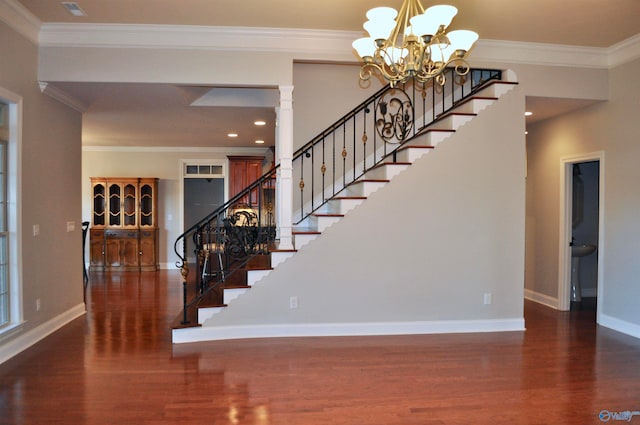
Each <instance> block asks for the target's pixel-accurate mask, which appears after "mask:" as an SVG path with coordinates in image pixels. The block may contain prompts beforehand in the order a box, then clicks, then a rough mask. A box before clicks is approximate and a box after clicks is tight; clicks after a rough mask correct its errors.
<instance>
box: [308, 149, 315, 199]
mask: <svg viewBox="0 0 640 425" xmlns="http://www.w3.org/2000/svg"><path fill="white" fill-rule="evenodd" d="M309 150H310V151H311V211H315V209H316V208H315V198H316V192H315V191H316V184H315V181H316V179H315V176H316V165H315V164H316V161H315V158H316V156H315V146H311V147H310V148H309Z"/></svg>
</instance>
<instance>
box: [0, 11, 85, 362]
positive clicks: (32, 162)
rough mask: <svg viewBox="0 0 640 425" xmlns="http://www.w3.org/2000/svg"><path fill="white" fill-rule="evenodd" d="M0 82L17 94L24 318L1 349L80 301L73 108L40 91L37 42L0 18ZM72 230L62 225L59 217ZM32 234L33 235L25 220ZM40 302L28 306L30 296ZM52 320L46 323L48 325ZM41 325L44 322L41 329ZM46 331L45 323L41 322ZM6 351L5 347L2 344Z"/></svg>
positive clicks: (77, 129) (77, 130)
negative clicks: (19, 104)
mask: <svg viewBox="0 0 640 425" xmlns="http://www.w3.org/2000/svg"><path fill="white" fill-rule="evenodd" d="M0 40H2V42H0V57H1V58H2V60H0V87H2V88H3V89H4V90H8V91H10V92H11V93H14V94H15V95H17V96H20V97H21V98H22V105H23V110H22V128H21V130H22V152H21V155H22V156H21V159H20V162H21V167H22V174H21V183H22V187H21V188H20V189H19V193H18V197H19V199H20V201H21V205H22V209H21V210H20V211H19V216H20V217H19V218H20V222H21V226H22V227H21V228H20V229H19V230H20V231H21V234H22V249H21V252H20V253H11V254H12V255H21V257H22V264H23V269H22V270H21V273H22V288H23V292H22V295H23V302H22V308H23V313H24V320H25V323H24V324H23V325H22V326H21V327H19V328H18V329H17V330H16V331H15V332H13V333H12V334H11V336H10V337H9V338H7V337H1V336H0V358H2V355H3V354H4V352H3V350H4V349H6V348H7V347H9V346H10V345H11V344H12V341H15V340H17V339H19V338H22V337H24V336H25V335H32V336H31V337H34V336H33V335H35V338H38V337H42V336H44V334H45V333H46V332H47V329H48V328H49V327H50V326H55V323H57V321H59V320H65V319H60V318H61V317H63V316H65V314H68V313H69V312H70V311H76V312H77V311H78V309H82V306H83V293H82V291H83V289H82V288H83V283H82V270H81V261H82V249H81V247H82V238H81V235H82V233H81V225H80V224H81V221H82V220H81V214H80V206H81V194H80V184H81V180H80V178H81V177H80V163H81V152H80V146H81V115H80V114H79V113H78V112H76V111H74V110H72V109H70V108H68V107H66V106H64V105H62V104H61V103H58V102H56V101H55V100H53V99H51V98H49V97H48V96H46V95H43V94H41V93H40V91H39V88H38V80H37V76H36V73H37V66H38V49H37V47H36V46H35V45H33V44H32V43H31V42H29V41H27V40H26V39H25V38H23V37H22V36H21V35H18V34H17V33H15V32H14V31H13V30H11V29H10V28H9V27H7V26H6V25H5V24H4V23H2V22H0ZM70 221H73V222H74V223H75V230H74V231H72V232H67V222H70ZM35 224H37V225H39V226H40V235H39V236H37V237H34V236H33V232H32V227H33V225H35ZM38 299H39V300H40V302H41V309H40V311H36V308H35V307H36V300H38ZM52 323H53V324H54V325H52ZM43 328H47V329H43ZM49 330H50V329H49ZM10 350H13V348H10V349H9V351H10Z"/></svg>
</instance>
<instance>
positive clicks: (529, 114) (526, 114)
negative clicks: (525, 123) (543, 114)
mask: <svg viewBox="0 0 640 425" xmlns="http://www.w3.org/2000/svg"><path fill="white" fill-rule="evenodd" d="M531 115H533V112H531V111H527V112H525V113H524V116H525V117H530V116H531Z"/></svg>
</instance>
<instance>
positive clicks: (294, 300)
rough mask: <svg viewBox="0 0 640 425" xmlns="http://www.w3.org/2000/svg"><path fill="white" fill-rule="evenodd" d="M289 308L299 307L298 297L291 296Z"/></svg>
mask: <svg viewBox="0 0 640 425" xmlns="http://www.w3.org/2000/svg"><path fill="white" fill-rule="evenodd" d="M289 308H290V309H291V310H295V309H297V308H298V297H295V296H294V297H289Z"/></svg>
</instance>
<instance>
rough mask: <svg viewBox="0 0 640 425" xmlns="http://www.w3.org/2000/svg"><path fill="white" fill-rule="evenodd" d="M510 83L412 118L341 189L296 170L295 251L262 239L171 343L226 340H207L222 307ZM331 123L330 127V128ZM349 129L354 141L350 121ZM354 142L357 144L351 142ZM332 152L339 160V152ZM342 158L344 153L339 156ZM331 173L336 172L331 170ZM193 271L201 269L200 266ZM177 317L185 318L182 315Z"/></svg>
mask: <svg viewBox="0 0 640 425" xmlns="http://www.w3.org/2000/svg"><path fill="white" fill-rule="evenodd" d="M514 84H516V83H515V82H512V81H503V80H493V81H489V82H487V83H486V84H484V85H483V86H482V88H481V89H479V90H476V91H474V92H473V93H472V94H471V95H469V96H466V97H464V99H462V100H460V101H457V102H452V105H450V107H449V108H448V110H446V112H443V113H440V114H436V113H435V112H434V113H433V116H432V117H431V119H430V120H428V119H426V118H425V114H424V113H423V114H422V118H421V122H420V123H418V122H417V121H418V120H416V124H415V125H414V128H412V134H410V135H408V136H407V135H401V138H402V137H406V140H403V141H400V142H399V143H398V141H395V142H396V143H395V145H393V146H392V147H391V148H390V147H389V144H388V143H382V144H381V145H380V146H377V147H374V149H373V152H370V153H368V154H365V155H363V156H362V158H361V159H360V160H358V161H356V160H355V159H354V161H353V163H354V164H353V166H352V167H347V168H343V170H342V171H341V172H338V173H337V174H338V180H340V178H342V180H343V182H345V184H344V185H343V187H340V185H339V184H336V183H335V182H334V183H332V184H329V185H327V186H325V184H324V174H325V171H323V173H322V174H323V175H322V180H323V183H322V186H320V185H319V184H318V183H317V181H318V180H319V178H317V177H315V178H314V177H311V178H308V177H306V176H307V175H306V174H305V173H304V172H303V171H301V172H300V173H298V176H299V178H300V180H301V182H304V181H305V180H306V181H309V180H311V182H312V183H311V186H312V188H311V194H310V195H307V196H306V198H305V194H304V193H302V192H304V189H303V187H305V186H306V185H305V184H301V185H300V187H301V193H300V198H299V199H298V201H299V205H300V207H299V210H298V211H296V212H295V214H294V216H298V217H300V219H299V220H298V222H297V223H296V224H295V226H294V230H293V237H294V246H295V249H293V250H279V249H278V248H277V243H270V242H267V243H268V244H269V248H268V250H265V251H264V253H262V255H260V258H261V261H260V262H258V263H256V261H255V260H251V261H247V262H246V263H245V264H243V267H242V268H241V269H240V270H239V271H238V275H241V276H242V278H241V279H240V280H239V281H238V280H236V283H231V282H230V281H228V282H223V283H221V284H220V285H218V288H217V291H215V292H217V293H218V294H219V297H220V298H221V300H220V298H218V301H216V302H213V303H210V304H207V301H206V297H202V296H201V300H200V301H199V302H198V303H197V305H194V306H192V307H191V309H192V310H193V309H194V308H195V311H196V312H197V323H193V322H191V323H184V322H186V320H183V323H182V324H181V325H180V324H178V323H177V322H176V326H174V329H173V340H174V342H189V341H199V340H208V339H225V338H226V337H225V334H224V333H221V334H220V335H219V336H216V337H213V338H211V333H212V331H213V332H215V331H214V329H215V327H216V318H217V316H218V315H219V314H220V313H222V312H224V311H225V310H227V309H233V305H234V304H235V303H237V302H239V301H241V300H242V298H243V297H244V296H247V295H248V294H249V293H251V292H252V291H255V290H256V288H258V287H261V285H262V283H263V282H262V281H263V280H267V279H265V278H267V277H268V276H269V275H271V274H272V273H274V271H275V270H277V269H278V268H279V267H280V266H282V265H283V264H284V263H286V262H287V261H288V260H289V259H291V258H292V257H294V256H296V255H300V253H302V252H304V251H305V249H306V247H307V246H309V245H312V244H313V243H315V241H316V240H317V239H319V238H322V237H323V235H324V234H325V233H326V232H327V231H328V229H330V228H331V227H332V226H334V225H335V224H336V223H338V222H340V221H341V220H343V219H344V218H345V217H346V216H348V215H350V214H352V213H353V212H354V211H356V210H358V209H359V208H360V207H361V206H362V205H363V204H365V203H366V202H367V200H368V199H369V198H370V197H371V196H372V195H373V194H374V193H375V192H377V191H378V190H380V189H382V188H384V187H385V186H387V185H388V184H389V183H390V182H392V181H393V180H394V179H395V178H396V177H398V176H400V175H401V174H402V173H404V172H405V171H406V170H407V169H409V168H410V167H411V166H412V165H413V164H414V163H415V162H416V161H418V160H419V159H420V158H422V157H424V156H425V155H427V154H429V153H430V152H432V151H433V150H434V149H435V148H436V147H437V146H438V145H439V144H440V143H443V142H445V141H447V139H449V138H451V137H452V136H453V135H455V133H456V131H458V130H459V129H460V128H461V127H462V126H464V125H466V124H467V123H469V122H470V121H471V120H473V119H474V118H475V117H476V116H477V115H478V114H480V113H481V112H482V111H483V110H485V109H486V108H488V107H490V106H491V105H492V104H494V103H495V102H496V101H497V100H498V99H499V98H500V97H501V96H502V95H503V94H505V93H507V92H508V91H509V90H511V88H512V87H513V86H514ZM434 97H435V96H434ZM365 103H366V102H365ZM433 103H434V105H435V103H436V101H435V100H434V102H433ZM441 103H442V105H441V107H442V110H444V109H445V106H444V104H445V103H446V101H445V100H442V102H441ZM453 103H455V104H453ZM425 109H426V108H425ZM427 121H429V122H427ZM336 127H337V126H336V125H334V126H333V129H334V130H335V128H336ZM353 133H354V140H355V133H356V131H355V125H354V131H353ZM365 134H366V130H365ZM326 138H327V136H325V135H322V136H321V137H319V138H316V139H317V140H316V143H317V142H318V141H319V140H322V142H323V143H324V140H325V139H326ZM363 140H365V143H366V138H363ZM312 142H313V141H312ZM343 145H344V142H343ZM355 145H356V143H355V142H354V146H355ZM317 150H318V148H317V147H316V145H306V146H304V147H303V148H302V149H301V150H300V151H299V154H298V156H300V157H302V158H303V161H304V158H307V159H309V158H310V157H311V159H313V158H314V157H315V155H316V154H317ZM334 150H335V149H334ZM322 151H323V161H322V164H323V166H324V164H325V157H324V155H325V154H324V152H325V148H324V146H323V148H322ZM338 151H339V149H338ZM305 154H306V155H305ZM334 156H335V157H338V158H339V156H340V154H337V155H334ZM342 156H343V157H344V155H342ZM376 157H378V158H376ZM373 162H375V165H373V166H370V167H367V163H373ZM316 168H318V167H316ZM323 168H324V167H323ZM359 168H362V169H363V170H364V172H362V173H361V174H360V175H357V174H358V173H357V172H356V171H355V170H356V169H359ZM334 174H336V173H335V172H334ZM351 174H352V175H353V176H354V178H353V180H352V181H347V178H346V177H345V176H347V175H351ZM318 192H320V193H318ZM327 193H328V194H329V195H327ZM327 237H330V235H327ZM198 271H199V272H200V270H199V269H198ZM238 282H239V283H238ZM186 293H187V289H186V284H185V294H186ZM203 293H207V291H206V290H204V291H203ZM185 299H186V296H185ZM297 303H298V299H297V297H290V299H289V308H290V309H291V310H295V309H297V308H298V305H297ZM186 311H187V308H186V303H185V312H186ZM181 317H182V318H183V319H186V317H187V316H186V313H185V314H184V315H182V316H181ZM205 328H206V329H205ZM248 336H255V335H254V334H251V335H248ZM231 337H238V336H237V335H236V336H231Z"/></svg>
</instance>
